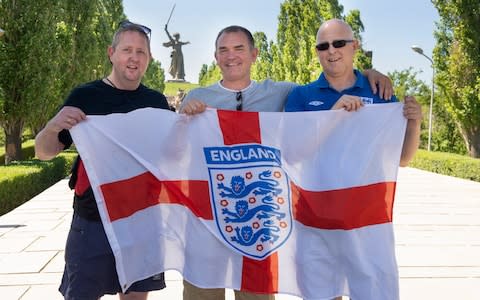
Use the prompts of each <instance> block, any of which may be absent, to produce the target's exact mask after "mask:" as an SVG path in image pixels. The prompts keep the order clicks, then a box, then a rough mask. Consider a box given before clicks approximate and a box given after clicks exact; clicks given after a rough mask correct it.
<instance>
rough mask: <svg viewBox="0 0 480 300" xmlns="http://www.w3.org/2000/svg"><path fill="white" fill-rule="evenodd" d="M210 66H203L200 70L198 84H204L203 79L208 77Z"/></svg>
mask: <svg viewBox="0 0 480 300" xmlns="http://www.w3.org/2000/svg"><path fill="white" fill-rule="evenodd" d="M207 71H208V66H207V65H206V64H202V68H201V69H200V73H199V74H198V82H202V81H203V78H204V77H205V76H207Z"/></svg>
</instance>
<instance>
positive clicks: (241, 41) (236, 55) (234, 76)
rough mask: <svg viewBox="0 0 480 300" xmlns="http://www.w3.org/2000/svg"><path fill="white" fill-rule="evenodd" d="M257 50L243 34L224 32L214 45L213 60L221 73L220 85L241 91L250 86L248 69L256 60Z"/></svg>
mask: <svg viewBox="0 0 480 300" xmlns="http://www.w3.org/2000/svg"><path fill="white" fill-rule="evenodd" d="M257 55H258V49H257V48H254V47H253V45H251V44H250V43H249V41H248V38H247V36H246V35H245V33H243V32H241V31H238V32H224V33H222V34H221V35H220V36H219V38H218V40H217V43H216V50H215V59H216V60H217V64H218V66H219V67H220V70H221V71H222V77H223V81H222V84H223V85H224V86H225V87H227V88H231V89H238V90H240V89H242V88H245V87H246V86H248V85H249V84H250V68H251V66H252V64H253V63H254V62H255V60H256V59H257Z"/></svg>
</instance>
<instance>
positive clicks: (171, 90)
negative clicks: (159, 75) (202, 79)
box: [163, 82, 199, 96]
mask: <svg viewBox="0 0 480 300" xmlns="http://www.w3.org/2000/svg"><path fill="white" fill-rule="evenodd" d="M197 87H199V85H198V84H196V83H187V82H165V90H164V91H163V93H164V94H165V95H166V96H176V95H177V92H178V90H179V89H181V90H184V91H185V93H188V91H190V90H191V89H194V88H197Z"/></svg>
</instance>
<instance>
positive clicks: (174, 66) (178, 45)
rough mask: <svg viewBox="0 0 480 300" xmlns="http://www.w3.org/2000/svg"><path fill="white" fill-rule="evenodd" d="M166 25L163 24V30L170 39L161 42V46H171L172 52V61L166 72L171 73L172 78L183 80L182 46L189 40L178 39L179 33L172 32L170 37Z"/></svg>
mask: <svg viewBox="0 0 480 300" xmlns="http://www.w3.org/2000/svg"><path fill="white" fill-rule="evenodd" d="M167 25H168V24H166V25H165V32H166V33H167V36H168V38H169V39H170V41H169V42H166V43H163V46H164V47H172V53H171V54H170V57H171V58H172V61H171V63H170V68H169V69H168V73H170V75H172V77H173V80H178V81H185V67H184V61H183V53H182V46H183V45H186V44H190V42H182V41H180V34H179V33H174V34H173V37H172V36H171V35H170V33H169V32H168V28H167Z"/></svg>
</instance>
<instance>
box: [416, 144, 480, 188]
mask: <svg viewBox="0 0 480 300" xmlns="http://www.w3.org/2000/svg"><path fill="white" fill-rule="evenodd" d="M409 166H410V167H412V168H417V169H422V170H426V171H430V172H434V173H439V174H444V175H449V176H453V177H458V178H464V179H469V180H473V181H478V182H480V159H478V158H471V157H468V156H462V155H458V154H452V153H444V152H428V151H426V150H418V151H417V153H416V154H415V157H414V158H413V160H412V161H411V162H410V165H409Z"/></svg>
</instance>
